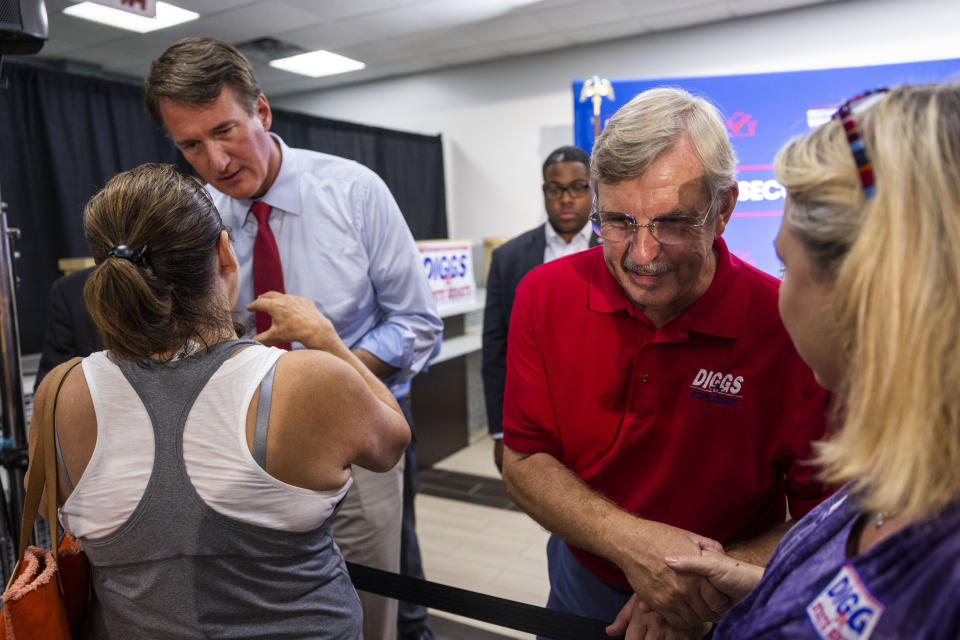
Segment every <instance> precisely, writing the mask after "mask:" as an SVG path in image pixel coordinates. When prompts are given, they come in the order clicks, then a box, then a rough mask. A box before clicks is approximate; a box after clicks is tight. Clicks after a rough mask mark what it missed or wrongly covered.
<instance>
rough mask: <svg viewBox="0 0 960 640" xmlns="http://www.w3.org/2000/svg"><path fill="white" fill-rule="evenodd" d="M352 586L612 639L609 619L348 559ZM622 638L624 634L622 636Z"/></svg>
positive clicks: (567, 636) (540, 628) (572, 639)
mask: <svg viewBox="0 0 960 640" xmlns="http://www.w3.org/2000/svg"><path fill="white" fill-rule="evenodd" d="M347 570H348V571H349V572H350V579H351V580H352V581H353V586H355V587H356V588H357V589H359V590H361V591H367V592H369V593H375V594H377V595H379V596H386V597H388V598H395V599H397V600H405V601H406V602H413V603H415V604H421V605H423V606H425V607H431V608H433V609H439V610H440V611H446V612H448V613H455V614H457V615H461V616H466V617H467V618H473V619H474V620H482V621H483V622H489V623H491V624H496V625H499V626H501V627H507V628H510V629H516V630H517V631H523V632H526V633H534V634H537V635H540V636H546V637H547V638H552V639H553V640H610V638H611V637H610V636H608V635H607V634H606V633H605V632H604V628H605V627H606V626H607V624H609V622H603V621H601V620H595V619H593V618H584V617H582V616H578V615H574V614H572V613H565V612H562V611H552V610H550V609H544V608H543V607H536V606H534V605H532V604H524V603H522V602H514V601H513V600H507V599H505V598H497V597H496V596H490V595H487V594H485V593H477V592H475V591H467V590H466V589H458V588H457V587H449V586H447V585H445V584H439V583H436V582H430V581H429V580H421V579H419V578H412V577H410V576H401V575H398V574H396V573H391V572H389V571H383V570H381V569H374V568H372V567H366V566H364V565H361V564H354V563H352V562H348V563H347ZM619 638H621V639H622V638H623V636H619Z"/></svg>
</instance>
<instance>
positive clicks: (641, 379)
mask: <svg viewBox="0 0 960 640" xmlns="http://www.w3.org/2000/svg"><path fill="white" fill-rule="evenodd" d="M640 381H641V382H649V381H650V376H648V375H647V374H643V377H642V378H640Z"/></svg>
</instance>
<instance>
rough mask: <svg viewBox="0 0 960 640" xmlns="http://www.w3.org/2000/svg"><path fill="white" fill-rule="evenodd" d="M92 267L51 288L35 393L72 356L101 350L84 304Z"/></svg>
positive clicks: (98, 339)
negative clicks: (47, 376)
mask: <svg viewBox="0 0 960 640" xmlns="http://www.w3.org/2000/svg"><path fill="white" fill-rule="evenodd" d="M91 271H93V267H90V268H88V269H83V270H81V271H75V272H73V273H71V274H70V275H66V276H63V277H62V278H58V279H57V280H55V281H54V283H53V284H52V285H51V286H50V303H49V309H48V310H47V331H46V333H45V334H44V336H43V353H42V354H41V355H40V364H39V366H38V367H37V377H36V379H35V381H34V383H33V388H34V390H36V388H37V386H38V385H39V384H40V381H41V380H42V379H43V377H44V376H45V375H47V373H49V372H50V370H51V369H53V368H54V367H56V366H57V365H58V364H60V363H61V362H66V361H67V360H69V359H70V358H72V357H74V356H88V355H90V354H91V353H93V352H94V351H100V349H102V348H103V347H101V346H100V336H99V335H98V334H97V325H95V324H93V319H92V318H91V317H90V313H89V312H88V311H87V305H86V304H84V302H83V285H84V284H86V282H87V276H89V275H90V272H91Z"/></svg>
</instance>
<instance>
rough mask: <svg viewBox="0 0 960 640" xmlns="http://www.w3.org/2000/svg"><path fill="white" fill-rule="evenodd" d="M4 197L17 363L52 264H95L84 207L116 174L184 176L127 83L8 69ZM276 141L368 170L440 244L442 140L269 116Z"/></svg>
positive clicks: (1, 119) (43, 308) (41, 69)
mask: <svg viewBox="0 0 960 640" xmlns="http://www.w3.org/2000/svg"><path fill="white" fill-rule="evenodd" d="M0 83H2V88H0V141H2V144H3V149H2V151H0V196H2V198H3V201H4V202H6V203H7V205H8V206H7V221H8V224H9V225H10V226H11V227H18V228H19V229H20V230H21V237H20V240H19V241H17V242H16V244H15V248H16V249H17V250H18V251H19V252H20V259H19V260H18V261H17V264H16V274H17V276H18V277H19V280H20V285H19V289H18V295H17V310H18V316H19V319H20V345H21V350H22V352H23V353H34V352H37V351H39V350H40V347H41V343H42V340H43V332H44V330H45V327H46V312H47V294H48V291H49V288H50V284H51V283H52V282H53V281H54V280H55V279H56V278H58V277H59V276H60V275H61V273H60V271H59V270H58V268H57V260H58V259H60V258H70V257H79V256H87V255H89V254H90V252H89V250H88V249H87V246H86V241H85V240H84V238H83V229H82V214H83V206H84V204H85V203H86V201H87V200H88V199H89V198H90V196H92V195H93V194H94V193H95V192H96V191H97V190H98V189H100V188H101V187H102V186H103V185H104V184H105V183H106V181H107V180H109V179H110V177H112V176H113V175H115V174H116V173H119V172H120V171H125V170H127V169H131V168H133V167H135V166H137V165H139V164H143V163H144V162H170V163H173V164H175V165H177V166H178V167H179V168H180V169H181V170H183V171H186V172H190V171H191V169H190V165H189V164H187V162H186V161H185V160H184V159H183V156H181V155H180V153H179V151H177V150H176V148H175V147H174V146H173V144H172V142H170V140H169V139H168V138H167V137H166V136H165V135H164V134H163V133H162V132H161V131H160V130H158V129H157V128H156V127H155V126H154V125H153V123H152V121H151V120H150V117H149V116H148V115H147V112H146V109H145V108H144V106H143V102H142V90H141V87H140V85H139V84H137V83H134V82H132V81H129V82H128V81H121V80H112V79H104V78H99V77H95V76H90V75H81V74H75V73H68V72H65V71H60V70H57V69H51V68H47V67H45V66H43V65H40V64H36V63H33V62H29V61H17V62H12V61H10V60H5V61H4V62H3V70H2V76H0ZM272 130H273V131H275V132H276V133H278V134H279V135H280V136H281V137H282V138H283V139H284V141H285V142H286V143H287V144H289V145H291V146H293V147H301V148H306V149H313V150H316V151H323V152H326V153H332V154H335V155H338V156H342V157H345V158H350V159H352V160H356V161H358V162H361V163H363V164H364V165H366V166H368V167H370V168H371V169H372V170H373V171H375V172H376V173H377V174H379V175H380V177H381V178H383V180H384V182H386V183H387V186H389V187H390V190H391V191H392V192H393V195H394V197H395V198H396V199H397V203H398V204H399V205H400V209H401V211H403V213H404V216H405V217H406V219H407V224H408V225H409V226H410V229H411V231H412V232H413V236H414V237H415V238H417V239H418V240H420V239H427V238H445V237H447V222H446V220H447V216H446V201H445V198H444V181H443V151H442V146H441V141H440V136H424V135H418V134H411V133H404V132H399V131H391V130H388V129H381V128H377V127H367V126H363V125H357V124H351V123H348V122H340V121H336V120H328V119H324V118H316V117H313V116H308V115H305V114H299V113H290V112H284V111H282V110H277V109H274V111H273V127H272Z"/></svg>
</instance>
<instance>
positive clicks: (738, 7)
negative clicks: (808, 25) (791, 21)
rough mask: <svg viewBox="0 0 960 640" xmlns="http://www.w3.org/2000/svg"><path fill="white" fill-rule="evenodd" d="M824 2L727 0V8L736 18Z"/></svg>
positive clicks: (802, 0) (801, 0)
mask: <svg viewBox="0 0 960 640" xmlns="http://www.w3.org/2000/svg"><path fill="white" fill-rule="evenodd" d="M823 2H824V0H727V6H728V7H729V8H730V11H732V12H733V14H734V15H736V16H747V15H752V14H755V13H770V12H772V11H782V10H784V9H793V8H796V7H803V6H807V5H812V4H821V3H823Z"/></svg>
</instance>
